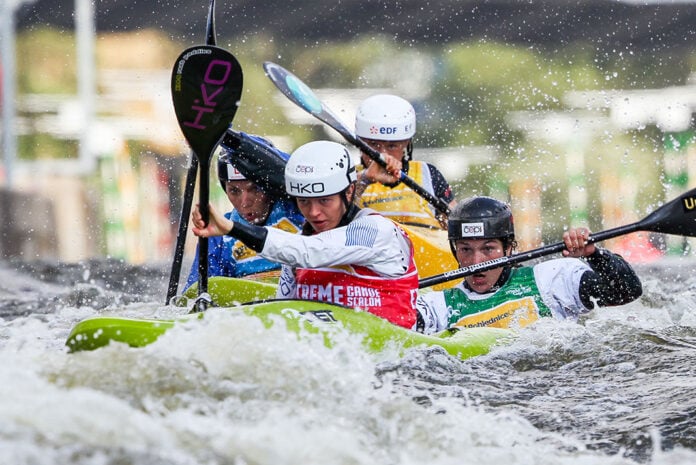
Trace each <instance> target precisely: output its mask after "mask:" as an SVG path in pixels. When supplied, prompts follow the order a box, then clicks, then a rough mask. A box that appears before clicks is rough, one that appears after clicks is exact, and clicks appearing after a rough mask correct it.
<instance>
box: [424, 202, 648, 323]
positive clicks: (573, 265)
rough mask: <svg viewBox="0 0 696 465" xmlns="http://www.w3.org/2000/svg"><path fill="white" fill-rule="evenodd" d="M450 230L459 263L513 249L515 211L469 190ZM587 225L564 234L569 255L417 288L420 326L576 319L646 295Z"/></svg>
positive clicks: (478, 260)
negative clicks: (438, 287)
mask: <svg viewBox="0 0 696 465" xmlns="http://www.w3.org/2000/svg"><path fill="white" fill-rule="evenodd" d="M448 236H449V241H450V246H451V247H452V253H453V254H454V256H455V258H456V259H457V261H458V262H459V265H460V266H461V267H468V266H471V265H474V264H477V263H481V262H485V261H489V260H494V259H496V258H501V257H503V256H509V255H511V254H512V252H513V250H514V249H515V247H516V245H517V244H516V242H515V230H514V226H513V218H512V211H511V210H510V207H509V206H508V205H507V204H506V203H503V202H500V201H498V200H496V199H493V198H490V197H472V198H469V199H465V200H463V201H462V202H460V203H459V204H458V205H457V206H456V207H455V208H454V209H453V210H452V212H451V213H450V216H449V220H448ZM589 236H590V231H589V230H588V229H587V228H571V229H569V230H568V231H566V232H565V233H563V242H564V243H565V246H566V248H567V250H564V251H563V256H564V257H566V258H558V259H553V260H547V261H545V262H541V263H538V264H536V265H534V266H523V267H513V266H510V265H508V266H504V267H501V268H496V269H493V270H489V271H486V272H481V273H476V274H473V275H471V276H467V277H466V278H465V279H464V281H463V282H461V283H460V284H458V285H457V286H456V287H453V288H451V289H446V290H444V291H433V292H429V293H423V294H421V295H419V297H418V299H417V302H416V308H417V309H418V313H419V315H418V324H417V329H419V330H420V331H423V332H425V333H434V332H437V331H441V330H443V329H446V328H450V327H476V326H492V327H498V328H510V327H512V328H519V327H524V326H527V325H529V324H531V323H533V322H535V321H536V320H538V319H539V317H546V316H552V317H555V318H558V319H565V318H570V319H577V317H578V316H579V315H581V314H583V313H586V312H589V311H590V310H592V309H593V308H594V306H595V304H596V305H598V306H600V307H603V306H612V305H623V304H626V303H629V302H631V301H633V300H635V299H637V298H638V297H640V295H641V294H642V286H641V283H640V279H639V278H638V276H637V275H636V274H635V272H634V270H633V268H631V266H630V265H629V264H628V263H627V262H626V261H625V260H624V259H623V258H621V257H620V256H619V255H616V254H613V253H611V252H609V251H608V250H606V249H600V248H599V247H596V246H595V245H594V244H588V243H587V238H588V237H589Z"/></svg>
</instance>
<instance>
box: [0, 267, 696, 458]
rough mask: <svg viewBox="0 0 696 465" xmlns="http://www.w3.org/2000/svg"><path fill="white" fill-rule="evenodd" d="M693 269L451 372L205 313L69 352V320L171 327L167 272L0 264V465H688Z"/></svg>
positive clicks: (419, 353) (693, 398)
mask: <svg viewBox="0 0 696 465" xmlns="http://www.w3.org/2000/svg"><path fill="white" fill-rule="evenodd" d="M694 268H696V260H694V259H693V257H687V258H683V259H674V260H671V261H669V262H661V263H658V264H655V265H649V266H648V265H644V266H641V267H638V268H637V270H638V272H639V275H640V276H641V278H642V279H643V283H644V296H643V297H642V298H641V299H640V300H639V301H637V302H634V303H632V304H630V305H626V306H624V307H619V308H611V309H602V310H599V311H595V312H592V313H591V314H589V315H588V316H587V317H586V318H584V319H583V320H581V321H580V322H579V323H567V322H559V321H553V320H544V321H541V322H539V323H538V324H536V325H534V326H533V327H531V328H526V329H525V330H523V331H521V332H520V334H519V337H518V339H517V340H516V341H515V342H514V343H512V344H511V345H508V346H504V347H498V348H495V349H494V350H493V351H492V352H491V353H490V354H489V355H486V356H482V357H478V358H474V359H470V360H467V361H460V360H457V359H454V358H452V357H449V356H447V355H445V354H444V352H442V351H441V350H439V349H436V348H430V349H415V350H412V351H410V352H407V353H406V355H405V356H403V357H399V356H397V355H396V352H395V351H393V352H392V351H387V352H385V353H382V354H379V355H371V354H368V353H366V352H364V351H363V350H362V349H361V347H360V345H359V341H358V339H357V337H355V336H348V335H346V336H345V338H344V340H341V341H340V343H339V344H338V347H336V348H334V349H331V350H330V349H327V348H326V347H324V346H323V344H322V341H320V340H319V339H317V338H313V337H311V336H308V337H306V338H303V339H298V338H297V337H296V336H295V335H294V334H291V333H289V332H287V331H284V330H283V329H282V328H280V327H279V326H278V325H276V326H274V327H273V328H270V329H265V328H263V327H262V326H261V324H260V323H259V322H258V321H257V320H256V319H254V318H252V317H245V316H241V315H233V314H232V313H231V312H225V311H223V310H219V309H211V310H209V311H208V313H209V314H208V315H207V316H206V318H205V319H204V320H203V321H202V322H201V323H200V324H197V325H184V326H181V327H177V328H175V329H173V330H171V331H169V332H168V333H166V334H165V335H164V336H163V337H161V338H160V339H159V340H158V341H157V342H155V343H154V344H152V345H150V346H148V347H145V348H142V349H131V348H128V347H126V346H123V345H111V346H109V347H106V348H103V349H99V350H96V351H93V352H82V353H74V354H70V353H68V352H67V351H66V348H65V346H64V343H65V340H66V338H67V335H68V333H69V331H70V329H71V328H72V326H73V325H74V324H75V323H77V322H78V321H80V320H81V319H83V318H86V317H89V316H93V315H99V314H108V313H118V314H120V315H129V316H136V317H146V316H159V317H164V316H171V315H172V314H175V313H177V312H181V309H173V308H171V307H165V306H163V305H162V302H163V300H164V296H165V294H166V284H167V274H168V273H167V269H166V266H162V267H156V266H153V267H134V266H128V265H125V264H122V263H119V262H114V261H93V262H87V263H83V264H73V265H67V264H56V263H32V264H12V263H4V264H0V317H2V320H1V321H0V464H3V465H4V464H8V465H9V464H13V465H20V464H119V465H121V464H138V465H140V464H142V465H153V464H154V465H156V464H168V465H171V464H235V465H242V464H269V465H270V464H273V465H278V464H356V465H357V464H370V465H373V464H426V463H427V464H443V465H444V464H447V465H449V464H458V465H461V464H469V463H470V464H482V465H488V464H490V465H499V464H529V465H532V464H534V465H537V464H549V465H551V464H554V465H557V464H564V465H565V464H568V465H571V464H572V465H575V464H602V465H606V464H642V463H650V464H656V465H658V464H684V465H687V464H688V465H692V464H694V463H696V395H694V394H695V393H696V376H694V375H695V374H696V373H695V372H696V368H695V367H694V363H693V360H694V356H695V355H696V277H695V276H694Z"/></svg>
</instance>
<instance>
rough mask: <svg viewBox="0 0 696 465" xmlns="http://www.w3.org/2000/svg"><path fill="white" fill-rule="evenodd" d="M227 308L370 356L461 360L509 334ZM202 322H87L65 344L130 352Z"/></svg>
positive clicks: (363, 315) (354, 314)
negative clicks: (394, 353)
mask: <svg viewBox="0 0 696 465" xmlns="http://www.w3.org/2000/svg"><path fill="white" fill-rule="evenodd" d="M228 309H229V311H232V312H243V313H245V314H247V315H252V316H255V317H258V318H260V319H261V320H262V321H263V322H264V324H265V325H266V326H270V325H272V324H274V323H273V321H274V320H276V321H277V316H281V317H283V319H284V320H285V322H286V325H287V328H288V330H291V331H294V332H297V333H300V332H301V331H308V332H312V333H319V332H322V333H323V334H324V335H325V338H324V340H325V342H326V344H327V345H328V346H331V345H333V344H334V342H333V341H332V339H331V333H332V331H335V329H336V328H337V327H343V328H344V329H345V330H346V331H348V332H350V333H354V334H360V335H362V336H363V345H364V346H365V348H366V349H368V350H369V351H371V352H380V351H382V350H384V349H386V348H387V347H388V346H391V345H398V346H399V347H401V348H402V350H405V349H409V348H413V347H418V346H439V347H442V348H443V349H444V350H445V351H446V352H447V353H449V354H450V355H452V356H454V357H458V358H460V359H466V358H469V357H473V356H476V355H483V354H486V353H488V352H489V351H490V349H491V348H492V347H493V346H495V345H496V344H502V343H504V342H505V341H507V340H508V339H509V338H510V336H511V334H512V333H511V332H510V331H509V330H504V329H498V328H470V329H464V330H461V331H445V332H443V333H441V334H439V335H425V334H421V333H417V332H415V331H411V330H408V329H405V328H401V327H398V326H395V325H393V324H391V323H389V322H387V321H386V320H383V319H382V318H379V317H376V316H374V315H372V314H370V313H367V312H363V311H359V310H354V309H352V308H347V307H342V306H339V305H333V304H328V303H324V302H312V301H306V300H272V301H265V302H254V303H248V304H243V305H239V306H236V307H228ZM204 317H205V314H204V313H197V314H188V315H182V316H181V317H180V318H177V319H175V320H174V319H172V320H155V319H136V318H125V317H118V316H98V317H93V318H88V319H85V320H83V321H81V322H79V323H78V324H76V325H75V326H74V327H73V329H72V331H71V333H70V335H69V336H68V339H67V342H66V345H67V346H68V347H69V348H70V350H71V351H73V352H75V351H84V350H94V349H98V348H100V347H104V346H107V345H108V344H109V343H111V342H112V341H114V342H120V343H125V344H128V345H129V346H131V347H143V346H146V345H148V344H151V343H153V342H154V341H156V340H157V338H159V337H160V336H161V335H162V334H164V333H165V332H166V331H167V330H169V329H171V328H173V327H174V325H176V324H190V322H191V321H192V320H196V319H199V318H204ZM187 322H188V323H187Z"/></svg>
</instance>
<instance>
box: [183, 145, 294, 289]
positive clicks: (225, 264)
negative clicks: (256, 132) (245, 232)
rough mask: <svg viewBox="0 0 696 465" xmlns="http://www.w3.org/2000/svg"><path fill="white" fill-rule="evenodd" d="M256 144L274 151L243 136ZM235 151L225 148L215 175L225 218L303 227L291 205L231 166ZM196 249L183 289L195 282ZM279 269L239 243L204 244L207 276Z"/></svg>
mask: <svg viewBox="0 0 696 465" xmlns="http://www.w3.org/2000/svg"><path fill="white" fill-rule="evenodd" d="M246 137H249V138H250V139H252V140H254V141H255V142H256V143H258V144H264V145H265V146H267V147H270V148H272V149H275V148H274V147H273V144H271V143H270V142H269V141H268V140H266V139H263V138H261V137H258V136H253V135H246ZM235 155H236V154H235V152H234V150H232V149H225V150H223V152H222V153H221V154H220V156H219V157H218V163H217V173H218V179H219V181H220V186H221V187H222V189H223V190H224V191H225V193H226V194H227V198H228V199H229V201H230V203H232V206H233V207H234V209H233V210H232V211H229V212H227V213H225V217H226V218H228V219H230V220H232V221H238V222H241V223H244V224H254V225H257V226H272V227H276V228H280V229H283V230H285V231H290V232H293V233H296V232H298V231H299V230H300V228H301V227H302V224H304V218H303V217H302V214H301V213H300V212H299V211H298V210H297V206H296V205H295V203H294V202H292V201H290V200H288V199H285V198H275V197H273V196H272V195H271V194H269V193H267V192H266V191H264V189H263V188H262V187H261V186H259V185H258V184H256V183H255V182H253V181H251V180H250V179H247V178H246V177H245V176H244V175H243V174H242V173H241V172H240V171H239V170H238V169H237V168H236V167H235V165H234V163H233V160H234V159H235ZM198 260H199V256H198V249H196V256H195V258H194V260H193V264H192V266H191V271H190V273H189V276H188V279H187V280H186V285H185V287H186V288H188V287H189V286H191V285H192V284H193V283H195V282H197V281H198ZM277 270H280V264H278V263H276V262H272V261H270V260H267V259H265V258H263V257H260V256H259V255H258V254H257V253H256V252H254V251H253V250H252V249H250V248H249V247H247V246H246V245H244V243H243V242H241V241H239V240H235V239H234V238H233V237H229V236H225V237H214V238H211V240H210V242H209V245H208V276H210V277H212V276H226V277H230V278H241V277H244V276H249V275H259V274H261V273H269V272H273V271H275V272H276V273H278V271H277Z"/></svg>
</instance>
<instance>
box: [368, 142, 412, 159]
mask: <svg viewBox="0 0 696 465" xmlns="http://www.w3.org/2000/svg"><path fill="white" fill-rule="evenodd" d="M363 141H364V142H365V143H366V144H367V145H369V146H370V147H371V148H373V149H375V150H376V151H378V152H379V153H386V154H387V155H390V156H392V157H394V158H396V159H397V160H402V159H403V158H404V156H405V155H406V148H407V147H408V143H409V141H410V139H406V140H376V139H363ZM360 159H361V160H362V164H363V166H369V165H370V163H372V159H371V158H370V157H368V156H367V155H365V154H364V153H362V152H361V153H360Z"/></svg>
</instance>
